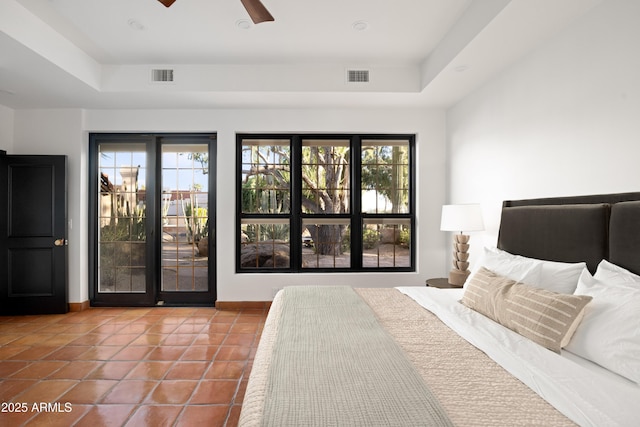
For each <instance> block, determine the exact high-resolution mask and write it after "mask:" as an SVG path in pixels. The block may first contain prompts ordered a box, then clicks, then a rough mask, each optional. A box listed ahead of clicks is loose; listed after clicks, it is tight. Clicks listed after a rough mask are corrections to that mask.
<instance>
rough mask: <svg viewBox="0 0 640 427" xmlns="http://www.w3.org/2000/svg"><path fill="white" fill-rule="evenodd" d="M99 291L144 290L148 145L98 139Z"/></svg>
mask: <svg viewBox="0 0 640 427" xmlns="http://www.w3.org/2000/svg"><path fill="white" fill-rule="evenodd" d="M98 163H99V168H98V169H99V171H100V172H99V173H100V178H99V181H98V182H99V191H98V194H99V196H98V293H145V292H146V282H147V273H146V271H147V259H146V253H147V233H146V230H147V224H146V211H147V206H146V202H147V198H146V179H147V156H146V145H145V144H144V143H140V144H136V143H131V144H100V145H99V159H98Z"/></svg>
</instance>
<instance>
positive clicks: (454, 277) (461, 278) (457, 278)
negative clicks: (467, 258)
mask: <svg viewBox="0 0 640 427" xmlns="http://www.w3.org/2000/svg"><path fill="white" fill-rule="evenodd" d="M469 273H470V272H469V270H464V271H462V270H451V271H450V272H449V284H451V285H455V286H462V285H464V282H466V280H467V277H469Z"/></svg>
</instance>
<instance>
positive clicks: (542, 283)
mask: <svg viewBox="0 0 640 427" xmlns="http://www.w3.org/2000/svg"><path fill="white" fill-rule="evenodd" d="M489 250H490V251H493V252H495V253H498V254H500V255H502V256H504V257H510V258H511V259H512V260H513V262H515V263H518V262H520V263H526V265H529V266H530V265H539V266H540V272H539V275H538V277H537V282H531V283H528V282H524V283H526V284H528V285H532V286H536V287H538V288H543V289H547V290H549V291H553V292H559V293H563V294H572V293H573V292H574V291H575V290H576V286H577V285H578V278H579V277H580V274H581V273H582V270H584V269H585V268H587V264H586V263H584V262H576V263H573V262H558V261H545V260H542V259H537V258H528V257H523V256H521V255H513V254H510V253H509V252H506V251H503V250H501V249H497V248H495V249H489ZM514 280H516V279H514Z"/></svg>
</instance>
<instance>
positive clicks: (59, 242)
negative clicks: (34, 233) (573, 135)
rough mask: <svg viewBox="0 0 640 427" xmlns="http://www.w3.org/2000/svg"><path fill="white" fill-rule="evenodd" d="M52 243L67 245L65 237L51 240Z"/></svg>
mask: <svg viewBox="0 0 640 427" xmlns="http://www.w3.org/2000/svg"><path fill="white" fill-rule="evenodd" d="M53 244H54V245H56V246H66V245H67V241H66V239H56V241H55V242H53Z"/></svg>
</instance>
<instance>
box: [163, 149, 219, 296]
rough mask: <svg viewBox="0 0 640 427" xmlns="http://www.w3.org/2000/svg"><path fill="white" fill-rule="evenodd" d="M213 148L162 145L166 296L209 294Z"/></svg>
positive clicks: (164, 280)
mask: <svg viewBox="0 0 640 427" xmlns="http://www.w3.org/2000/svg"><path fill="white" fill-rule="evenodd" d="M208 174H209V147H208V145H207V144H163V145H162V176H161V182H162V280H161V291H162V292H208V291H209V268H208V266H209V258H208V257H209V204H208V201H209V175H208Z"/></svg>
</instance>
